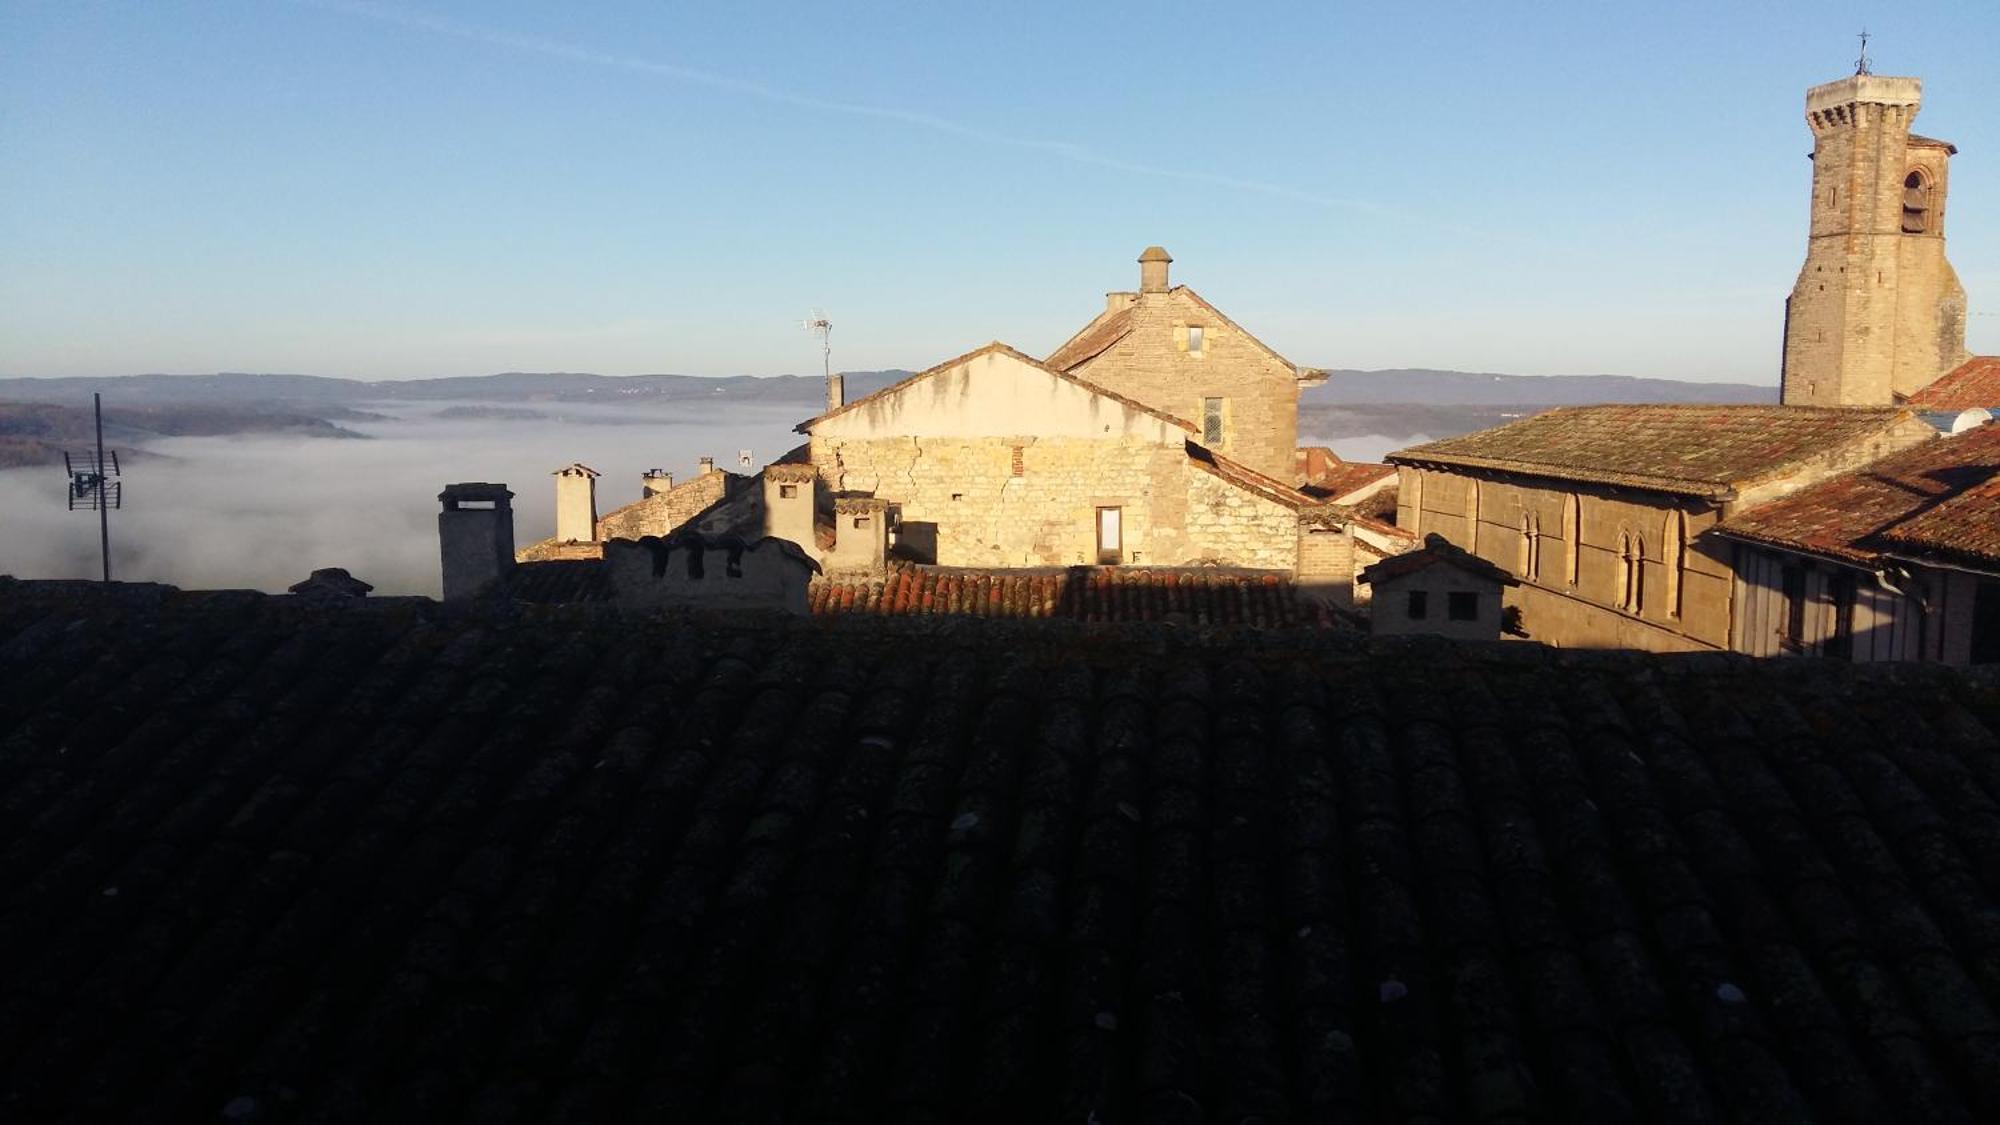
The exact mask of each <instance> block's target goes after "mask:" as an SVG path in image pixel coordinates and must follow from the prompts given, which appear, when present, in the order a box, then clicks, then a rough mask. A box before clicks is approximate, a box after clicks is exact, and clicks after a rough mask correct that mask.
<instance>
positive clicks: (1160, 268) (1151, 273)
mask: <svg viewBox="0 0 2000 1125" xmlns="http://www.w3.org/2000/svg"><path fill="white" fill-rule="evenodd" d="M1171 261H1173V259H1172V258H1170V257H1168V256H1167V252H1166V250H1165V249H1164V248H1162V247H1159V246H1148V247H1146V252H1145V253H1144V254H1141V255H1139V292H1141V293H1165V292H1166V291H1167V263H1169V262H1171Z"/></svg>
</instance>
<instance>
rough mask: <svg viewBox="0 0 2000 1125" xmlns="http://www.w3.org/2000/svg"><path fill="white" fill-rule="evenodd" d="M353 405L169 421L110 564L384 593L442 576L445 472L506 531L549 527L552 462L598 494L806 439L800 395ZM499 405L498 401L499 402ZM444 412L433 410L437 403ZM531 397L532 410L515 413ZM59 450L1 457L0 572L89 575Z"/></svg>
mask: <svg viewBox="0 0 2000 1125" xmlns="http://www.w3.org/2000/svg"><path fill="white" fill-rule="evenodd" d="M367 409H369V410H373V411H378V412H379V413H382V414H385V415H388V416H390V419H391V420H389V421H383V422H349V423H346V425H347V426H348V428H350V429H353V430H357V431H360V432H362V433H364V434H366V435H367V436H368V437H369V438H371V439H373V440H368V441H343V440H332V439H323V438H300V437H292V436H268V437H267V436H254V435H249V436H235V437H203V438H171V439H167V440H164V441H159V442H156V443H154V444H152V445H150V446H148V447H147V450H146V451H145V452H147V453H150V454H152V456H145V457H140V456H132V457H128V458H127V459H126V461H125V478H124V479H125V505H126V506H125V509H124V510H122V511H116V512H113V513H111V549H112V560H111V565H112V571H113V577H115V578H118V579H121V580H127V581H135V582H137V581H147V582H166V583H171V584H172V585H175V586H180V587H183V588H188V589H234V588H249V589H258V590H266V591H270V592H281V591H283V590H284V589H285V588H286V587H287V586H290V585H291V584H292V583H294V582H297V581H299V580H300V579H302V578H304V577H306V575H307V574H309V573H310V572H312V571H313V570H314V569H317V568H319V567H327V566H339V567H345V568H347V569H348V570H349V571H351V572H352V573H353V574H354V575H355V576H356V577H358V578H361V579H363V580H364V581H367V582H370V583H373V584H374V586H375V589H376V592H377V593H380V594H424V595H428V596H431V597H436V596H437V595H438V592H439V585H440V578H439V573H438V544H437V511H438V502H437V494H438V492H439V491H440V490H441V489H442V488H443V487H444V486H445V485H446V484H448V483H451V482H454V481H499V482H502V483H505V484H506V485H508V486H509V487H510V488H512V489H513V490H514V536H515V543H516V544H517V545H520V546H525V545H526V544H528V543H532V542H534V541H535V540H537V539H542V538H546V537H547V536H549V535H552V534H554V532H555V486H554V483H553V482H552V480H551V479H550V476H549V474H550V473H551V472H552V471H554V470H555V469H557V468H560V467H561V466H563V465H566V464H568V463H570V462H571V461H581V462H583V463H584V464H586V465H589V466H591V467H592V468H594V469H596V470H598V471H599V472H601V473H603V474H604V475H603V477H601V478H600V479H599V480H598V482H597V497H598V500H597V503H598V510H599V511H600V512H606V511H609V510H611V509H612V508H616V507H619V506H621V505H624V504H628V503H631V502H632V501H634V500H637V499H638V498H639V478H640V475H641V474H642V473H643V472H644V471H645V470H647V469H652V468H662V469H665V470H667V471H668V472H671V473H673V474H674V475H675V478H676V479H686V477H687V476H688V475H690V474H692V473H693V472H694V468H695V461H696V459H697V458H698V457H702V456H713V457H714V458H715V459H716V464H717V465H718V466H720V467H722V468H727V469H737V468H738V466H737V454H738V451H740V450H745V449H747V450H750V451H751V456H752V457H753V458H754V459H755V464H756V465H759V466H761V465H763V464H764V463H766V462H768V461H770V460H772V459H773V458H775V457H777V456H779V455H781V454H783V453H784V452H785V451H786V450H789V449H791V448H793V447H794V446H796V445H798V444H799V443H801V442H802V441H804V440H805V439H804V438H803V437H801V436H800V435H798V434H796V433H793V432H792V427H793V426H794V425H796V424H797V423H799V422H800V421H802V420H804V419H806V418H809V417H811V416H812V414H813V413H814V411H813V409H812V408H811V406H799V405H768V404H751V405H743V404H736V405H728V406H721V405H712V406H711V405H694V406H690V405H677V406H668V405H664V404H661V405H654V406H647V405H629V406H628V405H618V406H597V405H594V404H572V403H558V404H547V405H542V404H534V405H533V406H531V407H528V408H523V409H511V408H510V409H509V410H507V411H496V410H492V409H491V408H490V407H489V406H488V404H480V403H451V402H431V403H419V404H410V403H388V404H369V405H368V406H367ZM494 414H504V415H505V416H502V417H494V416H492V415H494ZM441 415H442V416H441ZM523 415H526V416H523ZM65 487H66V482H65V480H64V478H63V471H62V465H61V463H60V462H58V463H55V464H52V465H49V466H46V467H42V468H29V469H13V470H8V471H5V472H0V574H11V575H14V576H15V577H18V578H93V577H96V576H97V574H98V572H99V564H98V546H97V517H96V516H95V514H93V513H89V512H72V511H69V510H67V508H66V506H65V502H64V490H65Z"/></svg>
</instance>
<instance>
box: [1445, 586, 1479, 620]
mask: <svg viewBox="0 0 2000 1125" xmlns="http://www.w3.org/2000/svg"><path fill="white" fill-rule="evenodd" d="M1444 615H1445V616H1446V617H1448V618H1450V619H1452V620H1453V621H1477V620H1479V594H1478V593H1477V592H1475V591H1472V590H1453V591H1452V592H1451V593H1449V594H1447V595H1445V605H1444Z"/></svg>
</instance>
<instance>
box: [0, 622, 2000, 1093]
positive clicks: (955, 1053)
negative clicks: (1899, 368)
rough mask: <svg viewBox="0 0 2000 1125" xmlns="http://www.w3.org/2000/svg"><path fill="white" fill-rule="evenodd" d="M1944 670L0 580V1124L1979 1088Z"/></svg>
mask: <svg viewBox="0 0 2000 1125" xmlns="http://www.w3.org/2000/svg"><path fill="white" fill-rule="evenodd" d="M1996 917H2000V680H1996V678H1995V676H1994V675H1993V674H1992V673H1991V672H1990V671H1987V672H1983V673H1982V672H1980V671H1978V670H1975V671H1972V672H1953V671H1950V670H1947V669H1941V668H1936V667H1931V666H1870V667H1854V666H1843V665H1838V664H1833V663H1828V662H1821V661H1803V660H1801V661H1783V662H1771V663H1761V664H1760V663H1755V662H1751V661H1748V660H1745V659H1742V658H1735V657H1727V656H1695V657H1652V656H1640V655H1633V654H1601V653H1600V654H1590V653H1565V652H1557V651H1553V650H1549V649H1544V648H1541V647H1539V646H1534V645H1529V644H1504V645H1503V644H1487V645H1466V646H1455V645H1452V644H1450V643H1447V642H1442V641H1438V640H1437V639H1435V638H1416V639H1408V640H1401V641H1388V640H1373V641H1371V640H1370V639H1368V638H1365V637H1359V636H1355V635H1353V634H1347V633H1328V632H1319V631H1310V630H1287V631H1280V632H1275V633H1254V632H1234V633H1211V632H1202V631H1196V630H1187V629H1175V628H1169V627H1162V626H1135V627H1126V628H1120V629H1110V630H1106V629H1091V628H1087V627H1080V626H1074V625H1064V624H1062V623H1048V622H1045V623H1036V624H1033V625H1027V624H1020V623H1009V622H971V621H957V622H937V621H930V620H915V621H880V620H862V621H842V622H829V621H804V622H797V623H791V624H764V625H759V626H755V627H750V626H740V625H736V624H732V623H731V622H729V621H728V620H727V619H726V618H712V619H709V618H687V619H679V620H658V621H650V620H649V621H634V620H630V619H624V618H619V617H616V616H608V615H604V614H600V613H593V612H590V611H588V610H585V609H576V608H572V609H564V610H546V609H537V608H533V607H530V608H526V609H515V610H512V611H510V612H508V613H501V614H488V613H480V612H472V611H467V610H463V609H460V608H457V607H440V606H436V605H428V606H425V605H414V604H411V603H398V604H393V605H388V606H363V607H360V608H354V607H348V608H328V607H315V606H311V605H302V604H300V603H299V602H298V601H297V599H291V598H272V597H262V596H258V595H227V596H210V597H198V596H194V595H185V594H178V593H174V592H172V591H160V590H153V591H142V592H132V591H126V590H114V591H111V592H108V593H106V594H104V596H100V594H99V592H97V591H93V590H90V589H88V588H80V587H63V588H53V589H52V588H48V587H44V586H42V585H40V584H20V583H5V582H0V958H4V963H5V964H6V965H7V966H8V971H7V973H6V974H5V975H4V976H0V1105H4V1106H5V1107H6V1115H7V1116H8V1117H10V1118H12V1119H15V1120H22V1121H66V1120H67V1121H104V1120H124V1119H132V1118H136V1117H157V1118H164V1119H191V1120H192V1119H213V1118H216V1117H218V1116H222V1117H224V1118H228V1119H251V1118H255V1119H268V1120H315V1121H317V1120H330V1119H339V1120H372V1119H385V1118H395V1119H406V1118H408V1119H414V1118H423V1119H427V1120H437V1119H443V1120H468V1119H470V1120H507V1121H543V1120H549V1121H555V1120H560V1121H573V1120H605V1119H614V1120H622V1119H672V1120H686V1121H730V1120H753V1119H754V1120H763V1121H773V1120H813V1121H823V1122H838V1121H853V1122H863V1121H866V1122H874V1121H937V1122H943V1121H994V1122H998V1121H1046V1120H1076V1121H1084V1120H1090V1119H1091V1118H1093V1117H1095V1118H1096V1119H1097V1120H1100V1121H1149V1122H1154V1121H1236V1122H1240V1121H1247V1120H1251V1119H1262V1120H1272V1121H1275V1120H1290V1121H1322V1120H1381V1121H1388V1120H1397V1121H1408V1120H1416V1119H1429V1120H1462V1121H1503V1120H1517V1121H1528V1120H1550V1119H1563V1120H1588V1121H1601V1120H1629V1119H1643V1120H1653V1121H1693V1120H1718V1121H1719V1120H1756V1121H1821V1120H1824V1121H1836V1120H1837V1121H1903V1120H1909V1121H1918V1120H1921V1121H1927V1122H1928V1121H1942V1122H1976V1121H1991V1120H1995V1119H1996V1118H2000V1053H1996V1049H1995V1045H1996V1043H2000V1016H1996V1009H2000V968H1996V966H2000V926H1996V924H1995V922H1994V919H1995V918H1996Z"/></svg>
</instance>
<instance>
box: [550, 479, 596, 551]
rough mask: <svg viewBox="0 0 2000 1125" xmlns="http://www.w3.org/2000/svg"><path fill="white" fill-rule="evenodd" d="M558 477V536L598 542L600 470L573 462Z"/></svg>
mask: <svg viewBox="0 0 2000 1125" xmlns="http://www.w3.org/2000/svg"><path fill="white" fill-rule="evenodd" d="M553 475H554V476H555V478H556V538H557V539H558V540H561V541H562V542H565V543H594V542H596V541H597V470H596V469H593V468H591V467H590V466H589V465H586V464H583V463H582V462H580V461H572V462H570V463H569V464H567V465H564V466H563V467H562V468H560V469H557V470H556V471H555V473H554V474H553Z"/></svg>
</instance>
